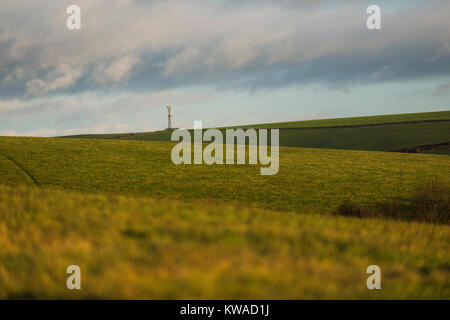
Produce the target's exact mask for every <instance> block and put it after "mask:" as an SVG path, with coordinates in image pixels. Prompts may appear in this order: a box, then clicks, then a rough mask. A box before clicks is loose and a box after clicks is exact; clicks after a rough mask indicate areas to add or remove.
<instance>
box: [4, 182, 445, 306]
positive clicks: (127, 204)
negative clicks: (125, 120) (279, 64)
mask: <svg viewBox="0 0 450 320" xmlns="http://www.w3.org/2000/svg"><path fill="white" fill-rule="evenodd" d="M449 235H450V227H449V226H447V225H429V224H424V223H409V222H403V221H395V220H387V219H386V220H380V219H355V218H346V217H336V218H331V217H330V216H328V215H319V214H301V213H298V212H279V211H270V210H262V209H258V208H236V207H233V206H223V205H213V204H205V203H204V202H185V201H167V200H155V199H150V198H142V197H141V198H135V197H129V196H128V197H124V196H118V195H111V194H87V193H78V192H68V191H64V190H60V189H56V188H48V187H42V188H37V187H5V186H1V185H0V298H2V299H4V298H6V299H23V298H28V299H37V298H41V299H47V298H50V299H51V298H65V299H75V298H83V299H90V298H99V299H105V298H124V299H144V298H150V299H164V298H166V299H314V298H316V299H331V298H336V299H338V298H340V299H356V298H361V299H376V298H378V299H380V298H390V299H398V298H402V299H408V298H410V299H412V298H415V299H433V298H434V299H449V298H450V278H449V277H448V270H449V266H450V241H449ZM71 264H76V265H78V266H80V268H81V272H82V275H81V286H82V290H80V291H76V290H74V291H71V290H68V289H67V288H66V279H67V277H68V275H67V274H66V268H67V266H69V265H71ZM371 264H376V265H379V266H380V267H381V270H382V290H368V289H367V288H366V280H367V277H368V275H367V274H366V268H367V266H369V265H371Z"/></svg>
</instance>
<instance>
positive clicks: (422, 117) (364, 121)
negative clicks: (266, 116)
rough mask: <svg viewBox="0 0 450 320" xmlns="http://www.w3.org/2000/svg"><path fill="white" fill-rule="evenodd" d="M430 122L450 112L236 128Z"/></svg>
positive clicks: (252, 125) (280, 123)
mask: <svg viewBox="0 0 450 320" xmlns="http://www.w3.org/2000/svg"><path fill="white" fill-rule="evenodd" d="M429 120H450V111H438V112H421V113H403V114H389V115H381V116H368V117H352V118H335V119H320V120H303V121H290V122H276V123H261V124H251V125H244V126H237V127H235V128H300V127H301V128H305V127H334V126H355V125H369V124H381V123H393V122H394V123H395V122H409V121H429Z"/></svg>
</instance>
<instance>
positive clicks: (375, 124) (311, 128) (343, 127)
mask: <svg viewBox="0 0 450 320" xmlns="http://www.w3.org/2000/svg"><path fill="white" fill-rule="evenodd" d="M436 122H450V119H439V120H414V121H397V122H382V123H366V124H352V125H341V126H339V125H336V126H322V127H321V126H317V127H278V128H276V127H267V129H279V130H318V129H341V128H342V129H348V128H364V127H382V126H390V125H399V124H414V123H436ZM237 128H238V129H252V127H237ZM253 129H264V128H263V127H257V128H253Z"/></svg>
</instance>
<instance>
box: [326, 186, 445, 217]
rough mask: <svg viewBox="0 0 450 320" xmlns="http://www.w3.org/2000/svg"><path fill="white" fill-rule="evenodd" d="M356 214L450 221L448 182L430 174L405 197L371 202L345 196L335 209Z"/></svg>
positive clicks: (342, 214) (345, 214)
mask: <svg viewBox="0 0 450 320" xmlns="http://www.w3.org/2000/svg"><path fill="white" fill-rule="evenodd" d="M334 213H335V214H336V215H340V216H352V217H358V218H389V219H401V220H409V221H419V222H426V223H433V224H450V185H449V184H448V183H446V182H445V181H443V180H440V179H437V178H433V179H430V180H428V181H426V182H424V183H421V184H419V185H418V186H417V187H416V188H415V189H414V191H413V192H412V193H411V195H410V197H408V198H401V197H395V198H392V199H390V200H387V201H384V202H379V203H376V204H374V205H371V206H361V205H359V204H357V203H355V202H353V201H351V200H346V201H344V203H342V204H341V205H340V206H339V207H338V208H337V209H336V211H335V212H334Z"/></svg>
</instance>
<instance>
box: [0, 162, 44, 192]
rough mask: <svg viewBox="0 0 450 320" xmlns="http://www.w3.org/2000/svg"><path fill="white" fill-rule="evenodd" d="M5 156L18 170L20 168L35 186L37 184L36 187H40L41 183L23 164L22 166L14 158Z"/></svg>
mask: <svg viewBox="0 0 450 320" xmlns="http://www.w3.org/2000/svg"><path fill="white" fill-rule="evenodd" d="M3 156H4V157H5V158H6V159H8V160H9V161H11V162H12V163H13V164H14V165H15V166H16V167H17V168H19V169H20V170H21V171H22V172H24V173H25V175H26V176H27V177H28V178H30V179H31V181H33V182H34V184H35V185H36V186H38V187H39V186H40V184H39V182H38V181H37V180H36V178H35V177H34V176H33V175H32V174H31V172H30V171H28V169H27V168H25V167H24V166H23V164H21V163H20V162H19V161H17V160H15V159H14V158H12V157H10V156H8V155H6V154H4V155H3Z"/></svg>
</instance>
